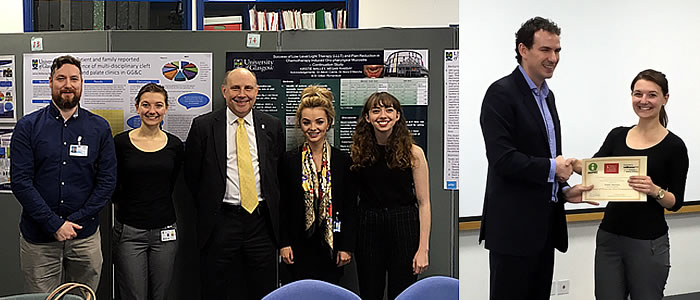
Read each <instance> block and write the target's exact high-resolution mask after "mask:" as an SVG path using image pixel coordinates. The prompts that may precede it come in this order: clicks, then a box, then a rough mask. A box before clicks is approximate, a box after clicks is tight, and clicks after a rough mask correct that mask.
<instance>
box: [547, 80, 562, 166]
mask: <svg viewBox="0 0 700 300" xmlns="http://www.w3.org/2000/svg"><path fill="white" fill-rule="evenodd" d="M547 106H548V107H549V113H550V114H551V115H552V123H554V136H555V138H556V142H557V145H556V146H557V154H561V128H560V125H559V113H558V112H557V107H556V105H555V104H554V94H553V93H552V91H551V90H550V91H549V95H547Z"/></svg>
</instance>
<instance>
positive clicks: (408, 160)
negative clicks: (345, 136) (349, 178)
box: [350, 92, 413, 169]
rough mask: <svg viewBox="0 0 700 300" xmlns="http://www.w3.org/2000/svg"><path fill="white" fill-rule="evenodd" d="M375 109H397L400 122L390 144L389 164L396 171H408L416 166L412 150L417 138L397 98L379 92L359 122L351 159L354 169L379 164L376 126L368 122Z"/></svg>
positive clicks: (368, 102)
mask: <svg viewBox="0 0 700 300" xmlns="http://www.w3.org/2000/svg"><path fill="white" fill-rule="evenodd" d="M375 107H393V108H394V109H395V110H396V111H397V112H398V113H399V119H398V120H397V121H396V123H395V124H394V127H393V129H392V131H391V135H390V136H389V139H388V140H387V144H386V162H387V165H388V167H389V168H392V169H397V168H399V169H408V168H411V167H412V158H413V155H412V154H411V147H413V136H411V132H410V131H408V126H407V125H406V117H404V113H403V110H402V109H401V103H400V102H399V100H398V99H396V97H394V96H392V95H391V94H389V93H386V92H376V93H373V94H372V95H370V96H369V98H367V101H365V106H364V107H363V108H362V113H361V114H360V117H359V118H358V120H357V127H355V133H354V134H353V136H352V146H351V147H350V156H351V157H352V169H357V168H362V167H367V166H369V165H372V164H374V163H375V162H377V153H378V150H377V139H376V137H375V136H374V127H373V126H372V124H370V123H368V122H367V121H366V120H365V117H366V116H368V115H369V111H370V110H371V109H372V108H375Z"/></svg>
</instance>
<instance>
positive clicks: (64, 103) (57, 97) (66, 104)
mask: <svg viewBox="0 0 700 300" xmlns="http://www.w3.org/2000/svg"><path fill="white" fill-rule="evenodd" d="M51 99H52V100H53V103H56V106H58V108H59V109H62V110H67V109H73V108H74V107H76V106H77V105H78V102H80V95H79V94H78V93H76V92H75V91H73V99H71V100H66V99H64V98H63V97H61V92H60V91H59V92H58V94H56V93H51Z"/></svg>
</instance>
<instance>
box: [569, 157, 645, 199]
mask: <svg viewBox="0 0 700 300" xmlns="http://www.w3.org/2000/svg"><path fill="white" fill-rule="evenodd" d="M581 173H582V177H583V180H582V184H583V185H593V186H594V187H593V189H592V190H590V191H588V192H584V193H583V201H620V202H628V201H647V195H646V194H644V193H641V192H637V191H635V190H633V189H632V187H630V185H629V184H628V183H627V180H628V179H629V177H630V176H646V175H647V157H646V156H620V157H597V158H587V159H584V160H583V170H581Z"/></svg>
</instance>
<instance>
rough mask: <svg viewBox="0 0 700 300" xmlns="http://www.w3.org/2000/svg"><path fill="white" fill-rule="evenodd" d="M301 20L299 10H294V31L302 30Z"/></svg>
mask: <svg viewBox="0 0 700 300" xmlns="http://www.w3.org/2000/svg"><path fill="white" fill-rule="evenodd" d="M302 23H303V22H302V18H301V10H298V9H297V10H294V28H295V29H302V28H304V26H302Z"/></svg>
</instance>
